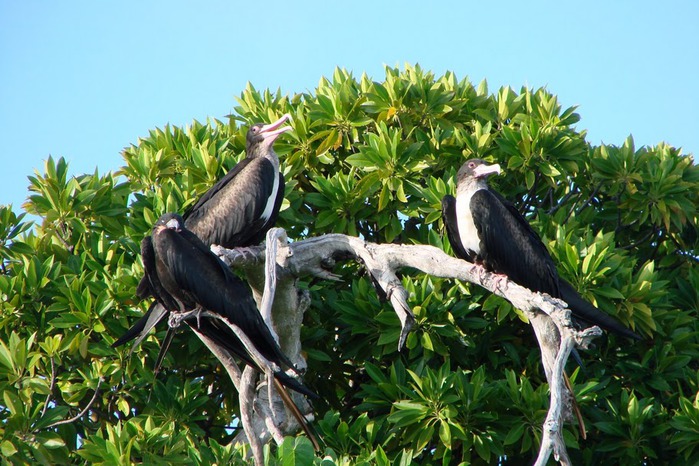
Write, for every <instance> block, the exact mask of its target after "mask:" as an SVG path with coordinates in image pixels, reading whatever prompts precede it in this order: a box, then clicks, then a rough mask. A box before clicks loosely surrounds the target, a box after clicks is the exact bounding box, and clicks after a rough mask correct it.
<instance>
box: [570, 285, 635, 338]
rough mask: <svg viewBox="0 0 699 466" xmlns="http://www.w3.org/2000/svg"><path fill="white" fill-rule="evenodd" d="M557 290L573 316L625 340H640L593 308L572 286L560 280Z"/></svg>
mask: <svg viewBox="0 0 699 466" xmlns="http://www.w3.org/2000/svg"><path fill="white" fill-rule="evenodd" d="M559 288H560V291H561V299H563V301H565V302H566V303H568V307H569V308H570V310H571V311H572V312H573V316H574V317H576V318H578V319H582V320H584V321H586V322H589V323H591V324H593V325H599V326H600V327H602V328H603V329H605V330H608V331H610V332H614V333H616V334H619V335H622V336H624V337H627V338H632V339H634V340H641V336H640V335H639V334H638V333H636V332H634V331H632V330H629V329H628V328H626V327H625V326H624V324H622V323H621V322H619V321H618V320H616V319H615V318H614V317H612V316H610V315H609V314H605V313H604V312H602V311H600V310H599V309H597V308H596V307H595V306H593V305H592V304H590V303H589V302H587V301H586V300H585V299H583V297H582V296H580V294H579V293H578V292H577V291H576V290H575V288H573V285H571V284H570V283H568V282H567V281H565V280H563V279H560V281H559Z"/></svg>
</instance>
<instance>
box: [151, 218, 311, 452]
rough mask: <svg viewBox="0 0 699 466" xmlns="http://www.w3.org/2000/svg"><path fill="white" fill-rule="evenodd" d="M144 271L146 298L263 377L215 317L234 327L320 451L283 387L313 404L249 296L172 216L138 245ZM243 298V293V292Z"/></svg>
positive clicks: (253, 360)
mask: <svg viewBox="0 0 699 466" xmlns="http://www.w3.org/2000/svg"><path fill="white" fill-rule="evenodd" d="M141 251H142V254H143V265H144V269H145V277H146V281H147V287H148V292H149V293H150V295H152V296H153V297H154V298H155V300H156V301H157V302H158V303H159V304H160V305H161V306H162V307H163V308H164V309H166V310H167V311H168V312H169V313H176V314H175V315H178V314H183V313H188V314H190V315H195V316H196V319H185V320H184V322H185V323H186V325H188V326H189V327H190V328H191V329H192V330H194V331H195V332H198V333H201V334H203V335H205V336H206V337H208V338H210V339H211V340H213V341H214V342H215V343H216V344H217V345H218V346H220V347H222V348H224V349H225V350H226V351H228V352H229V353H230V354H231V355H233V356H237V357H238V358H239V359H240V360H242V361H243V362H244V363H245V364H247V365H249V366H252V367H253V368H255V369H257V370H258V371H260V372H263V373H264V372H266V370H265V369H266V368H265V367H261V366H260V365H259V364H258V361H257V360H256V357H255V354H254V352H251V350H249V349H248V347H246V346H245V344H244V343H243V342H242V341H241V340H240V339H239V338H238V336H237V335H236V334H235V332H233V331H232V330H231V328H230V327H229V326H228V325H226V323H225V322H223V321H221V320H220V319H218V318H216V317H210V316H208V315H207V314H204V315H201V313H204V311H208V312H210V313H214V314H217V315H218V316H221V317H223V318H225V319H226V320H227V321H228V322H230V323H232V324H234V325H236V326H237V327H238V328H239V329H240V330H241V331H242V332H243V333H244V334H245V336H246V337H247V339H248V340H249V342H250V343H251V344H252V345H253V346H254V350H255V352H257V353H259V354H260V355H262V356H263V357H264V358H265V359H266V360H267V361H270V362H272V363H274V365H275V366H276V367H274V368H273V377H274V382H275V384H276V386H277V391H278V392H279V394H280V396H281V397H282V400H283V401H284V402H285V404H286V405H287V406H288V407H289V409H290V410H291V411H292V413H293V414H294V416H295V417H296V419H297V420H298V422H299V424H300V425H301V427H302V428H303V429H304V431H305V432H306V434H307V435H308V436H309V438H310V439H311V441H312V442H313V444H314V446H315V447H316V449H319V448H320V447H319V445H318V441H317V439H316V438H315V436H314V435H313V433H312V432H311V431H310V428H309V427H308V424H307V423H306V421H305V418H304V417H303V415H302V414H301V412H300V410H299V409H298V407H297V406H296V404H295V403H294V402H293V400H292V399H291V397H290V396H289V394H288V393H287V392H286V390H285V389H284V387H288V388H290V389H292V390H295V391H297V392H299V393H301V394H303V395H306V396H308V397H310V398H318V395H316V394H315V393H314V392H313V391H311V390H310V389H309V388H307V387H306V386H305V385H303V384H302V383H301V382H300V381H298V380H297V379H295V378H294V377H292V376H290V375H289V374H287V373H286V372H284V368H287V369H291V370H293V371H294V372H296V373H298V370H297V369H296V367H295V366H294V364H293V363H292V362H291V361H290V360H289V358H288V357H287V356H286V355H285V354H284V353H283V351H282V349H281V348H280V347H279V345H278V343H277V341H276V340H275V339H274V336H273V335H272V333H271V331H270V329H269V327H268V326H267V324H266V323H265V321H264V319H263V318H262V315H261V314H260V313H259V311H258V310H257V306H256V304H255V301H254V299H253V297H252V294H251V293H250V292H249V287H248V285H247V284H246V283H244V282H243V281H242V280H241V279H240V278H238V277H237V276H236V275H234V274H233V272H232V271H231V270H230V268H228V266H226V265H225V264H224V263H223V261H221V259H220V258H219V257H218V256H217V255H216V254H214V253H213V252H211V249H210V248H209V246H207V245H206V244H204V242H202V241H201V239H199V238H198V237H197V236H196V235H195V234H194V233H192V232H191V231H189V230H188V229H187V228H186V226H185V221H184V219H183V218H182V217H181V216H180V215H178V214H175V213H166V214H163V215H162V216H161V217H160V218H159V219H158V221H157V222H156V223H155V225H154V226H153V231H152V234H151V235H150V236H148V237H146V238H144V239H143V241H142V242H141ZM246 290H247V291H248V292H245V291H246Z"/></svg>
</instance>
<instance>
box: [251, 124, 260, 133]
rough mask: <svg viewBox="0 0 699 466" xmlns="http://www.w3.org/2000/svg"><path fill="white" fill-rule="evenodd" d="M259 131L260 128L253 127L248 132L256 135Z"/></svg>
mask: <svg viewBox="0 0 699 466" xmlns="http://www.w3.org/2000/svg"><path fill="white" fill-rule="evenodd" d="M259 130H260V128H258V127H257V126H253V127H252V128H251V129H250V131H252V132H253V133H257V132H258V131H259Z"/></svg>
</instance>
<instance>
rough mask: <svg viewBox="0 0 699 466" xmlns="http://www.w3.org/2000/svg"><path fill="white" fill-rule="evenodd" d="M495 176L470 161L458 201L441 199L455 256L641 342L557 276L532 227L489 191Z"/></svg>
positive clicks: (460, 175)
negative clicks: (557, 299) (545, 295)
mask: <svg viewBox="0 0 699 466" xmlns="http://www.w3.org/2000/svg"><path fill="white" fill-rule="evenodd" d="M495 173H500V166H499V165H497V164H494V165H488V164H486V163H485V162H484V161H483V160H480V159H470V160H467V161H466V162H465V163H464V164H463V165H462V166H461V168H460V169H459V171H458V172H457V175H456V178H457V182H456V197H454V196H451V195H446V196H444V197H443V198H442V218H443V221H444V224H445V226H446V230H447V237H448V239H449V243H450V244H451V246H452V249H453V250H454V254H455V255H456V256H457V257H459V258H461V259H464V260H467V261H469V262H472V263H475V264H480V265H482V266H483V267H484V268H485V269H486V270H488V271H490V272H494V273H497V274H502V275H505V276H507V278H509V279H510V280H512V281H513V282H515V283H517V284H518V285H521V286H523V287H525V288H528V289H530V290H531V291H535V292H541V293H547V294H549V295H550V296H552V297H554V298H559V299H562V300H563V301H565V302H566V303H567V304H568V308H569V309H570V310H571V313H572V315H573V317H574V318H575V319H576V320H577V321H579V322H581V323H588V324H590V325H598V326H599V327H601V328H603V329H605V330H608V331H611V332H614V333H616V334H619V335H622V336H624V337H628V338H631V339H634V340H640V339H641V336H640V335H638V334H637V333H636V332H634V331H632V330H630V329H628V328H626V327H625V326H624V325H623V324H622V323H621V322H619V321H618V320H617V319H615V318H614V317H612V316H610V315H609V314H606V313H604V312H603V311H601V310H600V309H598V308H597V307H595V306H594V305H592V304H591V303H590V302H588V301H586V300H585V299H584V298H583V297H582V296H581V295H580V294H579V293H578V292H577V290H576V289H575V288H574V287H573V285H571V284H570V283H569V282H567V281H566V280H564V279H563V278H561V277H560V276H559V274H558V270H557V268H556V264H555V262H554V261H553V259H552V257H551V255H550V254H549V251H548V250H547V249H546V246H545V245H544V243H543V242H542V241H541V238H540V237H539V235H538V234H537V233H536V232H535V231H534V230H533V229H532V227H531V225H529V222H527V220H526V219H525V218H524V217H523V216H522V215H521V214H520V213H519V211H518V210H517V208H516V207H515V206H514V205H513V204H512V203H510V202H509V201H507V200H506V199H505V198H504V197H503V196H502V195H500V194H499V193H498V192H497V191H495V190H493V189H492V188H490V187H489V186H488V181H487V180H488V177H489V176H490V175H492V174H495Z"/></svg>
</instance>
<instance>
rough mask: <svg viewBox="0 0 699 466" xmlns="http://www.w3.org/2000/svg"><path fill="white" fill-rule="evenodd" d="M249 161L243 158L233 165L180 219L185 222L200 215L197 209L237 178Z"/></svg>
mask: <svg viewBox="0 0 699 466" xmlns="http://www.w3.org/2000/svg"><path fill="white" fill-rule="evenodd" d="M251 160H252V159H249V158H244V159H243V160H241V161H240V162H238V163H237V164H236V165H235V167H233V168H231V169H230V170H229V171H228V173H226V174H225V175H224V176H223V178H221V179H220V180H218V182H216V184H215V185H213V186H212V187H211V188H209V190H208V191H206V192H205V193H204V194H203V195H202V196H201V197H200V198H199V200H198V201H197V202H196V203H195V204H194V205H193V206H191V207H190V208H189V209H187V211H186V212H185V213H184V215H182V218H184V219H185V220H187V219H188V218H189V217H192V216H195V217H196V216H197V215H200V214H201V213H200V212H198V211H199V209H200V208H201V207H202V206H203V205H204V204H206V203H207V202H209V200H210V199H211V198H213V197H214V196H216V194H218V192H219V191H221V189H222V188H223V187H224V186H226V185H227V184H228V183H230V181H231V180H232V179H233V178H235V177H236V176H238V173H240V172H241V171H242V170H243V168H245V167H246V166H247V165H248V164H249V163H250V161H251Z"/></svg>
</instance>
